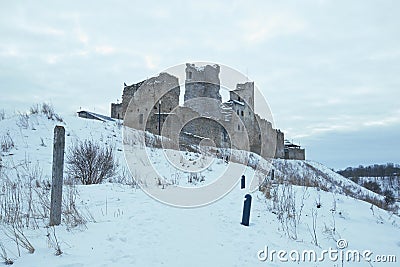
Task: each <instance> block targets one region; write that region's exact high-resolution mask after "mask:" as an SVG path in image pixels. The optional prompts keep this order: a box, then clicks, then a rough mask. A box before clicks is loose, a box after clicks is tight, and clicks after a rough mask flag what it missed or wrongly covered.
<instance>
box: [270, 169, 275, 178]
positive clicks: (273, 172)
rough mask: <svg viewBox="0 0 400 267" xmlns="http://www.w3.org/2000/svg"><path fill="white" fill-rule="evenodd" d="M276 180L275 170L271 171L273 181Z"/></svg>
mask: <svg viewBox="0 0 400 267" xmlns="http://www.w3.org/2000/svg"><path fill="white" fill-rule="evenodd" d="M274 178H275V170H274V169H272V170H271V180H274Z"/></svg>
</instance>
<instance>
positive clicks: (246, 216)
mask: <svg viewBox="0 0 400 267" xmlns="http://www.w3.org/2000/svg"><path fill="white" fill-rule="evenodd" d="M244 198H245V201H244V205H243V216H242V225H244V226H249V222H250V209H251V196H250V195H249V194H247V195H245V196H244Z"/></svg>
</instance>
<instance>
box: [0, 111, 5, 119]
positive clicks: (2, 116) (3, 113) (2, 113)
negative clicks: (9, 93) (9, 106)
mask: <svg viewBox="0 0 400 267" xmlns="http://www.w3.org/2000/svg"><path fill="white" fill-rule="evenodd" d="M5 118H6V112H5V110H4V109H2V110H0V121H2V120H4V119H5Z"/></svg>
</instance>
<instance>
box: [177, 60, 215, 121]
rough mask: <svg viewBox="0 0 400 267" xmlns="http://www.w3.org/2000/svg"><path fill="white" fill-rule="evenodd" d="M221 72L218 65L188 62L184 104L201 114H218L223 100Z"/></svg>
mask: <svg viewBox="0 0 400 267" xmlns="http://www.w3.org/2000/svg"><path fill="white" fill-rule="evenodd" d="M219 72H220V67H219V66H218V65H212V66H211V65H206V66H195V65H194V64H189V63H187V64H186V80H185V95H184V101H185V103H184V106H185V107H189V108H191V109H193V110H195V111H197V112H198V113H199V114H201V115H212V114H218V113H219V108H220V104H221V102H222V98H221V95H220V93H219V90H220V80H219ZM199 98H206V99H199Z"/></svg>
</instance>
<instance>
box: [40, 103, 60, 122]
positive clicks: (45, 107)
mask: <svg viewBox="0 0 400 267" xmlns="http://www.w3.org/2000/svg"><path fill="white" fill-rule="evenodd" d="M42 114H43V115H46V117H47V118H48V119H49V120H55V121H59V122H63V119H62V118H61V116H60V115H58V114H57V113H55V111H54V108H53V106H52V105H50V104H47V103H43V104H42Z"/></svg>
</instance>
